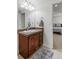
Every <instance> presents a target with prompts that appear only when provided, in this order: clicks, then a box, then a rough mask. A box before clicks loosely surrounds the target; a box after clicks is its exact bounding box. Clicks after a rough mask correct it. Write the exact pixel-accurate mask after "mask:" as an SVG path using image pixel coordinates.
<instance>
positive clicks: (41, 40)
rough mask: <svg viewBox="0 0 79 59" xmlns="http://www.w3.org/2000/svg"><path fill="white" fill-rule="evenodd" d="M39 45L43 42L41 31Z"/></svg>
mask: <svg viewBox="0 0 79 59" xmlns="http://www.w3.org/2000/svg"><path fill="white" fill-rule="evenodd" d="M39 44H40V46H41V45H42V44H43V33H42V32H40V43H39Z"/></svg>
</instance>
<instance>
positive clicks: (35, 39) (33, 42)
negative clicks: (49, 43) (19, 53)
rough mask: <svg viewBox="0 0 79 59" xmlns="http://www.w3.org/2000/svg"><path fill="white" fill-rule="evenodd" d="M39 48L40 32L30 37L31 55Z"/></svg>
mask: <svg viewBox="0 0 79 59" xmlns="http://www.w3.org/2000/svg"><path fill="white" fill-rule="evenodd" d="M38 48H39V34H34V35H32V36H30V38H29V55H32V54H33V53H34V52H35V51H36V50H37V49H38Z"/></svg>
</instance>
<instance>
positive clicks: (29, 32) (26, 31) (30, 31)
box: [19, 29, 42, 36]
mask: <svg viewBox="0 0 79 59" xmlns="http://www.w3.org/2000/svg"><path fill="white" fill-rule="evenodd" d="M41 31H42V29H31V30H24V31H20V32H19V33H21V34H24V35H26V36H29V35H32V34H35V33H38V32H41Z"/></svg>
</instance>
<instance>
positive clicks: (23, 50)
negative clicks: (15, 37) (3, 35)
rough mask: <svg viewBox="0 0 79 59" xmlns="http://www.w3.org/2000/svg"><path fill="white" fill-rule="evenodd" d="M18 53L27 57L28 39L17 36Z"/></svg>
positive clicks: (20, 35)
mask: <svg viewBox="0 0 79 59" xmlns="http://www.w3.org/2000/svg"><path fill="white" fill-rule="evenodd" d="M19 53H20V54H21V55H22V56H23V57H24V58H27V57H28V38H27V37H25V36H24V35H22V34H19Z"/></svg>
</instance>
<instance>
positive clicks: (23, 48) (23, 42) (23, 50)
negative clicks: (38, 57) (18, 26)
mask: <svg viewBox="0 0 79 59" xmlns="http://www.w3.org/2000/svg"><path fill="white" fill-rule="evenodd" d="M42 44H43V32H42V31H41V32H37V33H34V34H33V35H29V36H25V35H24V34H21V33H19V53H20V54H21V55H22V56H23V57H24V59H27V58H28V57H30V56H31V55H32V54H33V53H34V52H35V51H36V50H38V49H39V47H40V46H41V45H42Z"/></svg>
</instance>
